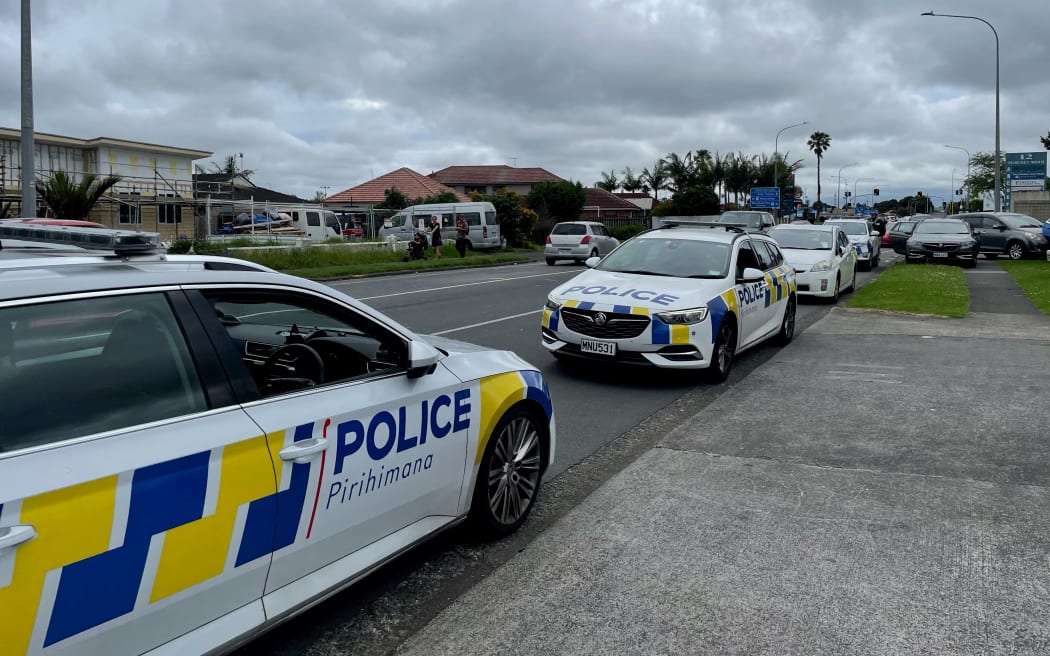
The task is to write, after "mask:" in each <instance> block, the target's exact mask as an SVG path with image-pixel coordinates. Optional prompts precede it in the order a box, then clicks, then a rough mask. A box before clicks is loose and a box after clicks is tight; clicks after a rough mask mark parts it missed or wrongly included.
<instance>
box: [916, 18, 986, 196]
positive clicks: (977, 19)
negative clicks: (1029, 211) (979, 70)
mask: <svg viewBox="0 0 1050 656" xmlns="http://www.w3.org/2000/svg"><path fill="white" fill-rule="evenodd" d="M922 15H923V16H934V17H938V16H939V17H941V18H966V19H969V20H975V21H981V22H982V23H984V24H985V25H987V26H988V27H989V28H991V30H992V34H994V35H995V211H996V212H1001V211H1002V208H1003V205H1002V191H1003V189H1002V188H1003V182H1002V180H1001V179H1000V170H999V168H1000V165H999V158H1000V149H999V33H998V32H996V31H995V26H993V25H992V24H991V23H989V22H988V21H986V20H984V19H983V18H979V17H977V16H959V15H957V14H935V13H933V12H932V11H926V12H923V13H922Z"/></svg>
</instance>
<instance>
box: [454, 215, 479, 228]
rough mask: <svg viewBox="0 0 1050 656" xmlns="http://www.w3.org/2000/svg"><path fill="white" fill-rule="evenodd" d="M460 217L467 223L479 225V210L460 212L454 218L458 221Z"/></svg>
mask: <svg viewBox="0 0 1050 656" xmlns="http://www.w3.org/2000/svg"><path fill="white" fill-rule="evenodd" d="M461 218H463V219H466V220H467V225H472V226H479V225H481V212H460V213H459V214H457V215H456V220H457V221H458V220H459V219H461Z"/></svg>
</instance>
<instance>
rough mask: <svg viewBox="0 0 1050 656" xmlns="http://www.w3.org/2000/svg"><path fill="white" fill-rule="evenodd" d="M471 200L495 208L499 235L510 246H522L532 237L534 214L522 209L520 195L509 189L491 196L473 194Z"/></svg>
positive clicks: (500, 190)
mask: <svg viewBox="0 0 1050 656" xmlns="http://www.w3.org/2000/svg"><path fill="white" fill-rule="evenodd" d="M470 198H471V200H474V201H481V202H489V203H492V206H493V207H495V208H496V216H497V217H499V227H500V233H501V234H502V235H503V237H504V239H506V240H507V243H508V244H510V245H511V246H524V245H525V242H527V241H528V240H529V239H530V238H531V236H532V229H533V228H534V227H535V224H536V218H537V215H536V212H533V211H532V210H529V209H523V208H522V206H521V194H519V193H517V192H516V191H511V190H509V189H497V190H496V191H494V192H492V193H491V194H481V193H476V192H475V193H473V194H471V195H470Z"/></svg>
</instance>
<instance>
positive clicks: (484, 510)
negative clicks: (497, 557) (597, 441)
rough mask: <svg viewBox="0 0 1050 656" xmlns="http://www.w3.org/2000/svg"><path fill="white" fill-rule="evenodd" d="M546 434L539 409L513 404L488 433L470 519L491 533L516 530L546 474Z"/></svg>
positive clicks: (482, 532) (484, 533) (494, 535)
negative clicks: (538, 412)
mask: <svg viewBox="0 0 1050 656" xmlns="http://www.w3.org/2000/svg"><path fill="white" fill-rule="evenodd" d="M546 440H547V435H546V431H545V430H544V428H543V424H542V423H541V422H540V421H539V419H538V414H537V413H536V412H535V411H533V410H531V409H529V408H526V407H523V406H517V407H514V408H511V410H510V411H508V412H507V413H506V414H505V415H503V416H502V417H501V418H500V420H499V423H497V424H496V428H494V429H493V430H492V435H490V436H489V440H488V444H487V445H486V446H485V453H484V455H482V456H481V463H480V465H479V467H478V478H477V481H475V483H474V495H473V498H472V499H471V503H470V521H471V523H472V524H473V526H474V529H475V531H476V532H477V533H478V534H479V535H481V536H483V537H486V538H499V537H503V536H505V535H509V534H510V533H513V532H514V531H515V530H517V528H518V527H519V526H521V524H522V522H524V521H525V519H526V518H527V517H528V516H529V513H530V512H532V508H533V506H535V505H536V499H537V498H538V497H539V491H540V483H541V481H542V479H543V459H544V457H545V454H546V450H547V444H546Z"/></svg>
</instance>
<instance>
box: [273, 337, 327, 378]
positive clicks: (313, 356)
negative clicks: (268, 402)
mask: <svg viewBox="0 0 1050 656" xmlns="http://www.w3.org/2000/svg"><path fill="white" fill-rule="evenodd" d="M285 356H293V362H292V367H293V368H294V369H295V373H296V375H295V376H277V375H275V373H276V370H277V367H278V366H279V365H280V366H288V365H287V364H285V363H282V362H279V360H280V359H281V358H282V357H285ZM304 364H305V365H306V367H305V368H306V370H307V371H306V373H307V374H308V375H303V373H302V372H301V371H300V367H302V366H303V365H304ZM262 377H263V380H265V381H266V384H267V385H268V386H271V387H291V388H295V387H299V388H302V387H311V386H313V385H320V384H321V383H323V382H324V360H322V359H321V356H320V354H319V353H318V352H317V351H315V350H314V349H312V348H310V347H309V346H307V345H306V344H297V343H293V344H285V345H284V346H282V347H280V348H279V349H277V350H276V351H274V352H273V353H271V354H270V357H268V358H266V362H264V363H263V365H262Z"/></svg>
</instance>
